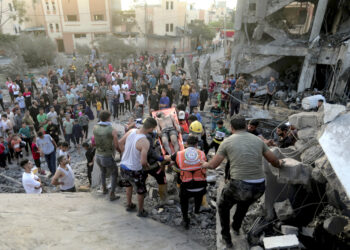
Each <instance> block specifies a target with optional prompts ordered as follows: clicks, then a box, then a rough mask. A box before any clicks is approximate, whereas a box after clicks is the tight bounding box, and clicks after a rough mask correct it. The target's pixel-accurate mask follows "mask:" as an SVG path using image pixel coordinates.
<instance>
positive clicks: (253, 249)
mask: <svg viewBox="0 0 350 250" xmlns="http://www.w3.org/2000/svg"><path fill="white" fill-rule="evenodd" d="M250 250H264V248H262V247H261V246H253V247H251V248H250Z"/></svg>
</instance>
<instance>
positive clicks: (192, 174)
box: [176, 147, 206, 182]
mask: <svg viewBox="0 0 350 250" xmlns="http://www.w3.org/2000/svg"><path fill="white" fill-rule="evenodd" d="M201 161H206V157H205V154H204V152H203V151H201V150H199V149H196V148H193V147H189V148H186V149H185V150H182V151H180V152H178V153H177V155H176V163H177V165H178V166H179V168H180V170H181V171H180V179H181V181H182V182H190V181H206V169H202V168H201Z"/></svg>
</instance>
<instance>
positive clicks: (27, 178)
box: [20, 159, 43, 194]
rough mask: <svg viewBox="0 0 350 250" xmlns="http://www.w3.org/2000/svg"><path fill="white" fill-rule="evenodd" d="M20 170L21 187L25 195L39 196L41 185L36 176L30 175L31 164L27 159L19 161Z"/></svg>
mask: <svg viewBox="0 0 350 250" xmlns="http://www.w3.org/2000/svg"><path fill="white" fill-rule="evenodd" d="M20 165H21V168H23V169H24V173H23V175H22V185H23V187H24V190H25V191H26V193H27V194H41V192H42V191H43V190H42V184H41V180H40V178H39V177H38V176H36V175H34V174H33V173H32V167H33V164H32V162H30V161H29V160H28V159H25V160H23V161H21V164H20Z"/></svg>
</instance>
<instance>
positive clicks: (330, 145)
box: [319, 113, 350, 197]
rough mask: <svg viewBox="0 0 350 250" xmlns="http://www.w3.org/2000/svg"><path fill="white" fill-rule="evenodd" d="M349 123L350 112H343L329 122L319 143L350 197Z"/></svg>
mask: <svg viewBox="0 0 350 250" xmlns="http://www.w3.org/2000/svg"><path fill="white" fill-rule="evenodd" d="M349 124H350V113H346V114H342V115H340V116H339V117H337V118H336V119H335V120H333V121H332V122H331V123H329V124H327V126H326V127H325V129H324V132H323V134H322V136H321V137H320V139H319V143H320V145H321V146H322V149H323V151H324V152H325V154H326V156H327V159H328V160H329V162H330V164H331V165H332V169H333V170H334V172H335V173H336V175H337V177H338V179H339V181H340V182H341V184H342V186H343V188H344V190H345V192H346V193H347V196H348V197H350V171H349V162H350V154H349V152H348V151H349V148H350V129H349Z"/></svg>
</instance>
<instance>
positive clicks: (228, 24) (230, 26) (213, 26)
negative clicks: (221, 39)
mask: <svg viewBox="0 0 350 250" xmlns="http://www.w3.org/2000/svg"><path fill="white" fill-rule="evenodd" d="M208 25H209V27H210V28H211V29H214V30H220V29H223V28H224V20H223V19H220V20H218V21H215V22H211V23H209V24H208ZM226 29H233V22H232V21H231V19H230V18H227V20H226Z"/></svg>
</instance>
